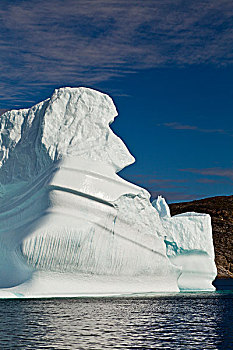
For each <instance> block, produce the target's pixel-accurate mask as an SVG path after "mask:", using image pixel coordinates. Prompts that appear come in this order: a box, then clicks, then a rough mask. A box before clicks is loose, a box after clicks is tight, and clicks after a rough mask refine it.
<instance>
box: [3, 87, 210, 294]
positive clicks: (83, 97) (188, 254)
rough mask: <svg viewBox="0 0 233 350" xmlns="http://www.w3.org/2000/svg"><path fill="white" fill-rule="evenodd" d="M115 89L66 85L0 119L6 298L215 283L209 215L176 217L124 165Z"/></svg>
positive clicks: (128, 159) (125, 152) (129, 157)
mask: <svg viewBox="0 0 233 350" xmlns="http://www.w3.org/2000/svg"><path fill="white" fill-rule="evenodd" d="M116 116H117V111H116V108H115V106H114V104H113V102H112V100H111V98H110V97H109V96H107V95H105V94H102V93H100V92H98V91H95V90H92V89H88V88H61V89H58V90H55V92H54V94H53V95H52V97H51V98H50V99H48V100H46V101H43V102H41V103H39V104H37V105H36V106H33V107H32V108H30V109H22V110H12V111H9V112H6V113H5V114H4V115H2V116H1V119H0V223H1V226H0V297H2V298H9V297H10V298H11V297H16V298H17V297H50V296H69V295H70V296H80V295H82V296H83V295H86V296H88V295H125V294H126V295H127V294H132V293H143V294H145V293H151V292H178V291H179V290H180V289H187V290H190V289H192V290H197V289H199V290H210V289H212V288H213V287H212V284H211V282H212V280H213V279H214V277H215V275H216V267H215V264H214V251H213V242H212V232H211V222H210V217H209V216H208V215H201V214H195V213H187V214H183V215H179V216H175V217H172V218H171V217H170V213H169V208H168V206H167V204H166V202H165V201H164V200H163V199H162V198H161V197H159V199H158V200H157V201H156V202H154V203H153V205H154V206H152V205H151V203H150V194H149V193H148V192H147V191H146V190H145V189H143V188H140V187H138V186H136V185H134V184H131V183H129V182H127V181H125V180H123V179H121V178H120V177H119V176H118V175H117V174H116V173H117V172H118V171H120V170H121V169H123V168H124V167H125V166H127V165H129V164H131V163H133V162H134V158H133V156H132V155H131V154H130V153H129V151H128V149H127V148H126V146H125V145H124V143H123V142H122V140H121V139H120V138H119V137H118V136H116V135H115V134H114V133H113V132H112V130H111V129H110V127H109V125H110V124H111V123H112V122H113V121H114V118H115V117H116Z"/></svg>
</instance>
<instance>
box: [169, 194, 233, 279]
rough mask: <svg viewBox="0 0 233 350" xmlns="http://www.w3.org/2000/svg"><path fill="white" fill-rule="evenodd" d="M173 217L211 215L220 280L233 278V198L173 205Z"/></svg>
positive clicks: (206, 199)
mask: <svg viewBox="0 0 233 350" xmlns="http://www.w3.org/2000/svg"><path fill="white" fill-rule="evenodd" d="M169 207H170V210H171V215H176V214H180V213H184V212H190V211H195V212H197V213H206V214H210V216H211V221H212V228H213V240H214V248H215V262H216V265H217V270H218V276H217V277H219V278H233V196H219V197H211V198H205V199H200V200H195V201H192V202H183V203H172V204H170V205H169Z"/></svg>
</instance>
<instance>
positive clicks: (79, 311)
mask: <svg viewBox="0 0 233 350" xmlns="http://www.w3.org/2000/svg"><path fill="white" fill-rule="evenodd" d="M232 306H233V293H232V292H226V291H225V292H212V293H180V294H175V295H166V296H165V295H163V296H156V297H155V296H153V297H147V298H139V297H131V298H89V299H88V298H86V299H84V298H82V299H75V298H72V299H69V298H67V299H39V300H36V299H34V300H33V299H31V300H26V299H21V300H20V299H17V300H9V299H8V300H0V310H1V312H0V349H1V350H2V349H36V350H37V349H59V350H62V349H72V350H73V349H88V350H91V349H98V350H101V349H113V350H116V349H124V350H127V349H176V350H179V349H185V350H191V349H194V350H203V349H223V350H228V349H229V350H230V349H233V310H232Z"/></svg>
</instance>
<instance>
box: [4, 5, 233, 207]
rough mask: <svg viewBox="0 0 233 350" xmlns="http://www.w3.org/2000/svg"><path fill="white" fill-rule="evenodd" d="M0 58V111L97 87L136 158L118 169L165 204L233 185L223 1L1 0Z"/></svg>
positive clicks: (231, 23)
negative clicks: (59, 91) (65, 89)
mask: <svg viewBox="0 0 233 350" xmlns="http://www.w3.org/2000/svg"><path fill="white" fill-rule="evenodd" d="M0 58H1V60H0V62H1V64H0V74H1V84H0V109H5V108H6V109H11V108H20V107H29V106H31V105H33V104H34V103H36V102H38V101H40V100H43V99H45V98H47V97H49V96H50V95H51V93H52V91H53V90H54V88H57V87H60V86H88V87H92V88H95V89H99V90H101V91H103V92H106V93H108V94H110V95H111V96H112V97H113V99H114V101H115V103H116V105H117V109H118V111H119V118H117V119H116V120H115V122H114V124H112V128H113V130H114V131H115V132H116V133H117V134H118V135H119V136H120V137H121V138H122V139H123V140H124V141H125V143H126V144H127V146H128V147H129V149H130V151H131V152H132V154H133V155H134V156H135V158H136V163H135V164H134V165H132V166H130V167H128V168H127V169H125V170H123V171H122V172H121V176H123V177H124V178H126V179H128V180H130V181H132V182H134V183H137V184H139V185H141V186H143V187H146V188H147V189H148V190H149V191H150V192H151V193H152V196H153V197H156V195H157V194H163V195H164V196H165V197H166V198H167V200H168V201H170V202H175V201H182V200H192V199H198V198H204V197H208V196H215V195H229V194H232V193H233V190H232V180H233V159H232V149H233V147H232V146H233V122H232V117H233V115H232V113H233V102H232V101H233V87H232V81H233V79H232V78H233V3H232V1H229V0H207V1H203V0H202V1H199V0H196V1H192V0H187V1H185V0H182V1H175V0H170V1H167V0H158V1H157V0H143V1H142V0H134V1H132V0H127V1H120V0H117V1H115V0H85V1H84V0H80V1H79V0H66V1H64V0H62V1H61V0H46V1H45V0H37V1H34V0H30V1H28V0H25V1H24V0H14V1H12V0H1V3H0Z"/></svg>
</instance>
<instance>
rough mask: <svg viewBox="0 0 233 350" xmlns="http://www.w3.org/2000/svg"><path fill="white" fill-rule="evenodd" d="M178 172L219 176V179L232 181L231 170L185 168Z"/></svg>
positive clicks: (232, 172) (232, 170)
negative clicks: (224, 178) (223, 178)
mask: <svg viewBox="0 0 233 350" xmlns="http://www.w3.org/2000/svg"><path fill="white" fill-rule="evenodd" d="M179 170H180V171H185V172H189V173H194V174H199V175H210V176H221V177H226V178H230V179H233V169H231V168H204V169H196V168H186V169H179Z"/></svg>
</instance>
